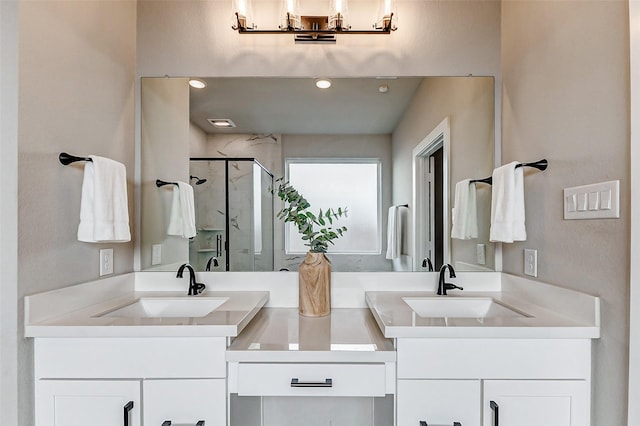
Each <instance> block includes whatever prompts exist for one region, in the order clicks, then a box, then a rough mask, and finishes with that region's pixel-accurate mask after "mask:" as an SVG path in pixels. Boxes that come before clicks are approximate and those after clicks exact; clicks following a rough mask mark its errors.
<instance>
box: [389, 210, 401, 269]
mask: <svg viewBox="0 0 640 426" xmlns="http://www.w3.org/2000/svg"><path fill="white" fill-rule="evenodd" d="M401 238H402V218H401V217H400V208H399V207H398V206H391V207H389V216H388V217H387V255H386V258H387V259H397V258H399V257H400V250H401V245H400V244H401Z"/></svg>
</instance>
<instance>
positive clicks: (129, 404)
mask: <svg viewBox="0 0 640 426" xmlns="http://www.w3.org/2000/svg"><path fill="white" fill-rule="evenodd" d="M131 410H133V401H129V402H127V403H126V404H125V405H124V426H129V412H130V411H131Z"/></svg>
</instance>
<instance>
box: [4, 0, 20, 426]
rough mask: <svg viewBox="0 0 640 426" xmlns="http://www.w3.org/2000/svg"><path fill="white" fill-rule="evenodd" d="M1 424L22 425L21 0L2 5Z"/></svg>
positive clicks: (9, 425)
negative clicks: (20, 237)
mask: <svg viewBox="0 0 640 426" xmlns="http://www.w3.org/2000/svg"><path fill="white" fill-rule="evenodd" d="M0 185H1V187H2V197H0V348H2V350H0V425H2V426H13V425H17V424H18V365H19V363H18V354H17V345H18V341H19V339H18V303H17V301H18V297H17V292H18V284H17V281H18V278H17V277H18V270H17V268H16V266H17V264H18V254H17V246H18V211H17V210H18V209H17V206H18V2H17V1H0Z"/></svg>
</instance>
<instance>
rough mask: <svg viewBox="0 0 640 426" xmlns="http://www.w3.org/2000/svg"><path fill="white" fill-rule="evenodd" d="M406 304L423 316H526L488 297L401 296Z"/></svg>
mask: <svg viewBox="0 0 640 426" xmlns="http://www.w3.org/2000/svg"><path fill="white" fill-rule="evenodd" d="M402 300H404V301H405V303H406V304H407V305H409V307H410V308H411V309H413V311H414V312H415V313H416V314H417V315H418V316H421V317H423V318H443V317H446V318H496V317H526V316H527V315H525V314H522V313H520V312H517V311H514V310H512V309H509V308H508V307H506V306H504V305H502V304H500V303H498V302H496V301H495V300H493V299H492V298H490V297H457V296H456V297H450V296H439V297H403V298H402Z"/></svg>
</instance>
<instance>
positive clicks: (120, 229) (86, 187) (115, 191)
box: [78, 155, 131, 243]
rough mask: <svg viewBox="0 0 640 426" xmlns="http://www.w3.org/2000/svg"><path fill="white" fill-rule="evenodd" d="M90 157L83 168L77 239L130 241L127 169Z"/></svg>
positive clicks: (87, 240)
mask: <svg viewBox="0 0 640 426" xmlns="http://www.w3.org/2000/svg"><path fill="white" fill-rule="evenodd" d="M89 158H91V161H88V162H87V163H86V164H85V166H84V180H83V181H82V199H81V201H80V225H79V226H78V240H79V241H84V242H87V243H99V242H127V241H130V240H131V233H130V231H129V206H128V199H127V170H126V168H125V166H124V164H122V163H119V162H117V161H113V160H110V159H108V158H104V157H98V156H96V155H90V156H89Z"/></svg>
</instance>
